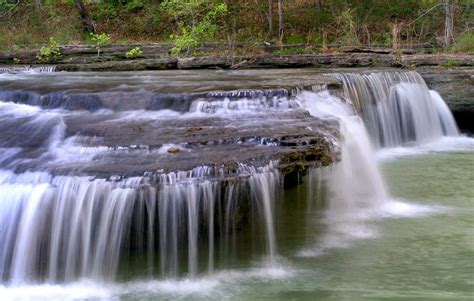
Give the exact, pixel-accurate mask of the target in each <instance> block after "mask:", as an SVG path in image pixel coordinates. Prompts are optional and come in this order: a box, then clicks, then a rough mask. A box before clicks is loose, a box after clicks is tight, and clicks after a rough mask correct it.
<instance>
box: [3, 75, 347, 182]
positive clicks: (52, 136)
mask: <svg viewBox="0 0 474 301" xmlns="http://www.w3.org/2000/svg"><path fill="white" fill-rule="evenodd" d="M303 73H304V72H303ZM284 74H285V73H284V71H279V72H276V73H273V74H260V75H259V76H256V75H255V74H254V73H250V74H247V77H246V76H243V74H240V73H239V75H238V76H237V78H235V76H236V75H233V74H232V73H230V74H227V75H225V74H221V73H219V72H217V73H215V72H212V73H208V74H207V75H206V73H198V74H196V73H195V72H192V73H187V74H180V78H179V79H178V80H176V79H175V80H173V81H172V82H174V84H175V85H177V86H178V88H177V87H176V86H171V87H170V86H169V85H168V84H167V83H168V82H167V81H166V80H165V77H166V76H164V77H163V74H162V73H156V74H154V73H144V74H141V75H140V76H142V77H140V78H138V79H136V80H137V85H138V86H139V87H141V88H140V89H138V86H134V80H133V79H131V78H132V77H133V76H131V74H128V73H124V74H120V75H114V76H113V77H112V78H107V75H104V76H105V77H103V78H101V77H100V75H98V74H87V75H85V74H76V73H72V74H58V73H56V74H30V75H26V74H22V75H21V76H22V80H21V81H20V80H16V79H15V78H14V79H12V80H11V81H2V82H0V90H2V92H0V98H1V101H3V102H7V103H11V102H13V103H16V105H24V104H27V105H30V106H34V107H37V108H38V110H37V111H35V110H33V111H31V112H30V111H28V113H27V114H23V113H22V115H21V116H19V117H17V118H4V119H3V120H2V124H1V125H0V128H2V129H3V130H2V131H0V141H2V145H1V147H2V148H3V149H8V150H11V154H12V155H11V156H10V157H9V158H7V159H5V160H3V162H2V166H3V167H6V168H11V169H15V171H17V172H24V171H27V170H46V171H48V172H50V173H52V174H55V175H71V174H72V175H93V176H95V177H101V178H110V177H116V176H118V177H133V176H141V175H143V174H149V175H152V174H161V173H169V172H176V171H189V170H192V169H194V168H196V167H200V166H206V167H210V168H212V169H213V170H216V173H215V175H214V176H215V177H224V178H233V177H235V176H237V174H238V170H239V166H240V164H245V165H248V166H252V167H255V168H258V167H263V166H265V165H267V164H269V162H272V161H278V162H279V165H278V168H279V169H280V170H281V171H282V173H283V174H284V175H285V177H286V181H285V182H286V183H296V182H297V179H298V178H299V176H300V175H301V174H302V173H305V171H306V170H307V167H309V166H327V165H330V164H332V163H334V162H336V161H338V160H339V157H340V150H339V146H338V143H337V140H338V137H339V127H338V123H337V121H335V120H322V119H319V118H316V117H314V116H311V115H310V114H309V113H308V112H307V111H306V110H304V109H302V108H301V107H299V105H298V104H297V103H296V102H295V99H294V92H295V91H296V90H298V89H312V90H318V89H322V88H329V89H330V90H331V91H333V93H337V92H336V91H337V89H338V87H339V86H338V85H336V84H335V82H334V80H333V79H330V78H328V77H325V76H323V75H311V76H307V77H306V79H305V80H303V79H302V78H299V79H298V80H296V79H295V82H296V81H297V82H299V83H300V85H299V86H293V87H289V86H288V83H291V82H292V80H291V78H290V77H288V80H287V81H286V86H280V85H279V83H280V81H281V80H282V78H285V75H284ZM196 75H198V76H199V78H200V81H196V78H195V76H196ZM55 76H56V77H57V76H61V80H60V81H59V80H55V78H56V77H55ZM135 76H138V75H135ZM301 76H302V75H301V74H300V77H301ZM216 77H218V78H220V81H216ZM146 78H147V80H148V81H149V83H150V85H147V82H146V81H145V79H146ZM270 78H273V81H272V80H270ZM128 79H130V80H128ZM233 81H235V82H236V83H237V82H238V83H239V84H232V82H233ZM246 81H249V82H250V81H252V82H253V85H254V86H259V85H260V87H263V88H262V89H237V90H231V89H229V85H231V86H233V87H239V85H246ZM97 82H100V85H96V84H95V83H97ZM124 83H127V84H129V85H125V86H124ZM186 83H188V84H187V85H186ZM190 83H192V84H190ZM259 83H261V84H259ZM302 83H303V84H304V85H301V84H302ZM181 84H182V85H181ZM210 86H213V87H214V88H216V90H209V87H210ZM153 87H154V88H153ZM277 87H278V88H277ZM206 89H207V91H206ZM171 91H175V92H171ZM176 91H180V92H176ZM10 110H11V111H10V112H14V110H15V108H14V107H13V108H11V109H10ZM22 112H23V111H22ZM32 128H35V130H34V131H33V130H32ZM25 133H28V134H27V135H25ZM13 150H15V151H13ZM18 150H19V151H18ZM217 171H218V172H217Z"/></svg>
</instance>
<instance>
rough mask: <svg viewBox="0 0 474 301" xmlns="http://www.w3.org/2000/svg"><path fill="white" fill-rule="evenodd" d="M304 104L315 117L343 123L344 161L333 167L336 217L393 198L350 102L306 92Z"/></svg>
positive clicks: (341, 130) (361, 122) (325, 94)
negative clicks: (390, 196)
mask: <svg viewBox="0 0 474 301" xmlns="http://www.w3.org/2000/svg"><path fill="white" fill-rule="evenodd" d="M297 101H298V102H299V103H300V105H301V106H302V107H304V108H306V109H307V110H308V111H309V112H310V113H311V114H312V115H313V116H318V117H321V118H335V119H336V120H337V121H338V122H339V124H340V133H341V141H340V144H341V161H340V162H339V163H337V164H336V166H335V168H333V171H332V172H333V173H334V174H333V175H332V178H333V181H332V183H331V187H329V188H330V190H331V202H330V204H331V206H333V207H334V208H335V207H337V208H339V210H336V211H335V212H336V214H337V215H339V216H341V213H343V212H345V213H346V214H351V213H352V212H353V209H354V208H355V207H356V208H360V207H366V208H370V207H374V206H377V204H380V202H383V201H385V200H387V199H388V198H389V194H388V192H387V188H386V184H385V182H384V180H383V177H382V175H381V173H380V170H379V169H378V166H377V163H376V161H375V160H374V158H375V152H374V149H373V147H372V143H371V141H370V138H369V135H368V132H367V130H366V128H365V125H364V122H363V121H362V119H361V118H360V117H359V116H358V115H357V112H356V111H355V110H354V109H353V107H352V106H351V104H350V103H345V102H344V101H343V100H342V99H339V98H337V97H334V96H332V95H331V94H330V93H329V92H328V91H322V92H319V93H313V92H302V93H300V94H299V95H298V96H297Z"/></svg>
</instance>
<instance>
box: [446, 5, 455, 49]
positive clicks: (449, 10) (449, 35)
mask: <svg viewBox="0 0 474 301" xmlns="http://www.w3.org/2000/svg"><path fill="white" fill-rule="evenodd" d="M444 15H445V22H444V46H445V47H447V46H449V45H451V44H452V43H453V41H454V39H453V6H452V4H451V1H450V0H445V1H444Z"/></svg>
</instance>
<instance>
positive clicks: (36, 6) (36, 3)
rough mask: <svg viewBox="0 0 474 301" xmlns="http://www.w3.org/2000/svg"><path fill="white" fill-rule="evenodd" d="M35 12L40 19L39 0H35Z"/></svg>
mask: <svg viewBox="0 0 474 301" xmlns="http://www.w3.org/2000/svg"><path fill="white" fill-rule="evenodd" d="M35 9H36V14H37V15H38V17H39V18H40V19H41V0H35Z"/></svg>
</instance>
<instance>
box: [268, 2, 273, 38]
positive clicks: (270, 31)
mask: <svg viewBox="0 0 474 301" xmlns="http://www.w3.org/2000/svg"><path fill="white" fill-rule="evenodd" d="M272 20H273V0H268V35H269V36H270V37H271V36H272V35H273V21H272Z"/></svg>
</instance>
